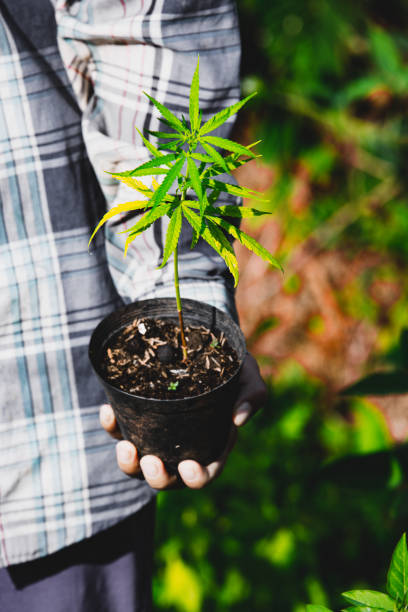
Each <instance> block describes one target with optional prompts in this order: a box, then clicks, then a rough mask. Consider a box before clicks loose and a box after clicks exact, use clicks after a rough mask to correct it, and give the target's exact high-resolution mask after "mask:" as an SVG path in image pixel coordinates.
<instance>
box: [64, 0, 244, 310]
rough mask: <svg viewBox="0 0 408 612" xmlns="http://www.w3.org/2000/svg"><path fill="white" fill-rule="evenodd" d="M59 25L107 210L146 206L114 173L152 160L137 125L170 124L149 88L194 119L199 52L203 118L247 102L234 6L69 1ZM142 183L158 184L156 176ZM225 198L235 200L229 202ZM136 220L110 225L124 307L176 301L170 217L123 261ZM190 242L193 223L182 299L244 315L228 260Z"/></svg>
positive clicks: (183, 248) (190, 0) (183, 259)
mask: <svg viewBox="0 0 408 612" xmlns="http://www.w3.org/2000/svg"><path fill="white" fill-rule="evenodd" d="M56 18H57V24H58V39H59V46H60V51H61V55H62V58H63V61H64V64H65V67H66V70H67V72H68V75H69V77H70V80H71V83H72V86H73V89H74V91H75V93H76V96H77V99H78V103H79V105H80V107H81V109H82V112H83V120H82V121H83V134H84V139H85V143H86V146H87V151H88V155H89V158H90V160H91V163H92V165H93V168H94V170H95V173H96V176H97V178H98V180H99V183H100V185H101V188H102V190H103V192H104V194H105V198H106V201H107V204H108V207H112V206H114V205H116V204H118V203H120V202H126V201H128V200H134V199H140V197H139V196H137V197H136V198H135V193H136V192H135V191H134V190H132V189H130V188H129V187H126V186H125V185H123V184H122V183H119V182H118V181H116V180H114V179H112V178H111V177H110V175H109V174H107V172H106V171H108V172H121V171H123V170H128V169H131V168H134V167H136V166H137V165H139V164H141V163H143V162H144V161H146V160H147V159H148V153H147V151H146V148H145V147H144V145H143V142H142V140H141V138H140V136H139V134H138V132H137V131H136V129H135V127H137V128H138V129H139V130H140V131H141V132H142V133H143V132H146V130H159V129H160V126H162V124H161V123H160V122H159V118H158V114H157V112H156V110H155V109H154V107H153V106H152V104H151V103H150V101H149V100H148V98H147V97H146V96H145V95H144V94H143V91H146V92H147V93H149V94H150V95H152V96H153V97H155V98H156V99H158V100H159V101H160V102H162V103H164V104H165V105H166V106H168V107H169V108H170V109H171V111H172V112H173V113H175V114H176V115H178V116H181V115H182V114H184V115H188V106H189V103H188V102H189V86H190V82H191V79H192V75H193V72H194V69H195V65H196V61H197V55H198V54H199V55H200V107H201V108H202V109H203V121H205V120H207V119H208V118H209V117H210V116H211V115H212V114H214V113H216V112H218V111H219V110H220V109H222V108H225V107H226V106H229V105H230V104H233V103H234V102H236V101H237V100H238V99H239V93H240V91H239V63H240V37H239V29H238V19H237V13H236V7H235V4H234V2H232V1H231V0H210V1H209V2H205V3H203V2H200V1H198V0H183V2H180V1H179V0H150V1H149V0H82V1H81V2H75V1H74V2H73V1H72V0H71V2H57V6H56ZM231 127H232V122H231V121H229V122H227V123H226V124H224V125H223V126H221V127H220V128H218V132H217V134H218V135H220V136H223V137H227V136H228V135H229V132H230V130H231ZM153 144H154V140H153ZM144 182H145V183H146V184H147V185H148V186H150V184H149V179H147V180H145V181H144ZM229 182H231V177H229ZM221 201H222V203H223V204H226V203H231V202H233V203H236V201H234V198H230V196H228V195H226V196H225V197H224V198H223V199H222V200H220V202H221ZM134 222H135V220H134V219H132V221H131V222H130V221H129V219H128V220H126V219H122V220H121V221H120V222H119V223H118V220H117V219H115V220H114V221H113V222H110V223H109V224H106V226H105V248H106V253H107V259H108V263H109V268H110V271H111V274H112V278H113V280H114V282H115V285H116V288H117V290H118V292H119V293H120V295H121V296H122V298H123V299H124V300H125V301H134V300H136V299H144V298H147V297H165V296H172V295H173V292H174V289H173V266H172V264H171V261H170V262H169V263H168V264H167V265H166V266H164V268H162V269H158V267H157V266H158V265H160V262H161V258H162V255H163V238H165V233H166V228H167V224H168V219H167V218H162V219H160V220H159V222H156V223H155V224H154V225H153V226H151V228H149V230H147V231H145V232H144V233H143V234H142V235H141V236H139V237H138V238H137V239H136V240H135V241H133V243H132V244H131V247H130V248H129V251H128V255H127V257H126V258H124V257H123V247H124V243H125V240H126V235H123V234H120V233H119V232H120V231H121V230H123V229H126V227H129V226H130V225H133V224H134ZM190 242H191V232H190V228H189V226H188V225H187V224H186V225H183V229H182V234H181V238H180V246H179V255H180V261H179V275H180V280H181V293H182V296H184V297H189V298H193V299H199V300H201V301H204V302H207V303H211V304H214V305H215V306H218V307H219V308H221V309H223V310H226V311H229V312H230V314H232V315H233V316H234V317H236V311H235V305H234V297H233V281H232V277H231V275H230V273H229V271H228V270H227V268H226V266H225V264H224V262H223V260H222V259H221V258H220V257H219V256H218V255H217V254H216V253H215V252H214V251H212V250H211V249H210V247H208V245H207V244H206V243H204V242H203V241H201V240H200V241H199V243H198V245H197V247H196V248H195V249H194V250H190Z"/></svg>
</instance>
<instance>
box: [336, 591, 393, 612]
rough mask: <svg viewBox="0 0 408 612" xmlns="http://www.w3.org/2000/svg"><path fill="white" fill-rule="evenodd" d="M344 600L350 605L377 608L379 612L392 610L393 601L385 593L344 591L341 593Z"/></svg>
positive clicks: (390, 611)
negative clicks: (380, 611)
mask: <svg viewBox="0 0 408 612" xmlns="http://www.w3.org/2000/svg"><path fill="white" fill-rule="evenodd" d="M342 596H343V597H344V599H347V601H349V602H350V603H352V604H357V605H363V606H369V607H374V608H378V609H379V610H387V611H389V612H392V611H393V610H394V600H393V599H391V597H390V596H389V595H386V593H380V591H357V590H356V591H346V592H345V593H342Z"/></svg>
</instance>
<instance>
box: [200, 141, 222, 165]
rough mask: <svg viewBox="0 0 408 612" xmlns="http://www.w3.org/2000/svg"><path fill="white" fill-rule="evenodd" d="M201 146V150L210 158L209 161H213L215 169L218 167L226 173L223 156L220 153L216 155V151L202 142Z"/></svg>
mask: <svg viewBox="0 0 408 612" xmlns="http://www.w3.org/2000/svg"><path fill="white" fill-rule="evenodd" d="M201 144H202V147H203V149H204V150H205V151H207V153H208V155H209V156H210V157H211V161H214V163H215V164H216V166H217V167H220V168H222V169H223V170H224V171H225V172H228V167H227V164H226V163H225V161H224V158H223V156H222V155H221V154H220V153H218V151H216V150H215V149H214V147H212V146H211V145H209V144H208V143H205V142H202V143H201Z"/></svg>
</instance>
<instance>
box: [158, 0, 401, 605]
mask: <svg viewBox="0 0 408 612" xmlns="http://www.w3.org/2000/svg"><path fill="white" fill-rule="evenodd" d="M238 11H239V15H240V22H241V29H242V35H243V93H244V95H250V93H251V92H252V91H255V90H257V91H258V95H257V96H256V98H254V99H253V100H252V101H251V105H250V107H249V106H248V107H246V108H245V109H243V111H241V113H240V115H239V125H238V126H237V132H236V139H238V140H239V141H240V142H241V143H243V144H246V143H251V142H253V141H256V140H257V139H258V138H262V139H263V142H262V143H260V144H259V145H258V146H257V150H259V151H260V152H261V153H262V154H263V155H264V158H263V159H264V160H266V161H265V163H263V164H260V162H259V160H253V161H251V162H249V163H248V164H246V165H245V166H243V167H242V169H241V170H238V172H242V174H241V176H238V179H239V180H240V181H243V182H244V184H245V185H249V186H250V187H252V188H254V189H257V190H261V191H265V197H268V199H269V200H270V202H271V203H270V204H266V203H265V204H262V208H265V209H267V210H271V211H272V210H273V211H274V215H273V217H269V216H265V217H259V218H253V219H248V220H246V219H244V220H243V229H244V231H249V232H250V233H251V235H253V236H254V237H255V238H257V239H259V240H260V241H261V242H262V244H263V245H264V246H265V247H266V248H267V249H268V250H270V251H271V252H272V253H274V252H277V251H279V257H280V259H281V260H283V262H284V267H285V276H284V277H283V278H282V277H281V275H277V274H273V273H271V272H270V271H269V270H268V268H267V266H266V265H264V264H263V262H262V261H260V260H258V259H257V258H256V257H255V258H254V257H252V256H251V254H250V253H247V252H245V251H244V250H243V249H242V250H241V249H240V246H239V245H238V247H237V248H236V253H237V258H238V261H239V264H240V283H239V285H238V289H237V305H238V309H239V314H240V321H241V326H242V327H243V328H244V330H245V332H246V335H247V338H248V344H249V346H250V349H251V350H252V351H253V352H254V353H255V354H256V356H257V358H258V361H259V362H260V363H261V366H262V371H263V373H264V376H265V377H266V379H267V382H268V385H269V399H268V403H267V406H266V408H265V410H264V411H263V412H262V413H259V415H257V416H256V417H255V419H253V420H252V421H251V422H250V423H248V424H247V425H246V426H245V427H244V428H242V430H241V431H240V436H239V440H238V443H237V445H236V448H235V450H234V452H233V453H232V454H231V456H230V458H229V461H228V464H227V466H226V469H225V471H224V472H223V475H222V477H221V478H220V479H219V481H217V482H215V483H214V484H213V485H212V486H211V487H210V488H209V489H207V490H203V491H201V492H200V494H199V495H196V493H195V492H192V493H191V492H189V491H179V492H177V494H174V493H170V492H169V493H165V494H162V495H160V496H159V516H158V523H157V525H158V531H157V550H158V553H157V556H156V573H155V576H156V577H155V606H156V608H157V609H160V610H164V611H166V612H170V611H171V612H200V611H201V610H206V612H207V610H208V611H209V612H212V611H216V612H225V611H228V612H241V611H242V612H247V610H249V609H250V610H254V611H256V612H265V611H266V610H276V611H278V612H304V611H305V606H304V603H303V602H305V601H310V602H313V603H314V604H316V605H322V606H326V607H330V604H332V606H333V607H334V609H341V608H342V607H344V600H343V599H342V598H341V597H340V596H339V593H341V590H342V589H343V588H344V586H345V585H348V586H349V588H350V589H353V590H356V589H365V588H369V587H370V586H371V585H378V587H379V588H380V589H383V588H384V589H385V583H384V559H387V558H390V557H391V553H392V549H393V547H394V545H395V542H396V541H397V540H398V539H399V537H400V534H401V533H402V532H404V531H406V525H407V520H408V510H407V509H408V487H407V478H408V461H407V456H408V449H407V445H406V444H405V440H406V436H407V433H408V427H407V418H406V417H407V410H406V406H407V396H406V395H404V394H403V393H404V392H405V393H406V390H407V389H406V387H405V388H404V387H402V386H401V382H399V386H396V385H394V386H393V387H392V378H391V379H390V378H388V382H387V384H386V385H385V384H383V383H384V379H383V380H382V381H381V380H379V378H378V377H377V378H376V383H375V386H374V387H373V386H370V387H368V386H365V388H364V390H361V389H360V391H359V395H357V394H356V391H354V393H355V394H353V395H345V394H340V393H339V392H340V390H342V389H343V388H344V387H345V386H347V387H350V385H352V384H353V383H354V382H355V381H356V380H357V379H359V378H360V377H362V376H364V377H366V376H371V375H372V374H373V373H376V374H378V373H379V372H381V376H383V374H384V372H385V373H387V374H390V375H392V373H394V372H396V373H399V374H400V375H401V376H404V375H405V381H406V380H407V379H408V378H407V376H406V372H407V370H408V349H407V346H408V344H407V336H406V333H404V328H405V327H406V326H407V317H406V304H407V299H408V274H407V268H408V241H407V235H408V221H407V219H408V217H407V201H406V172H405V168H406V150H407V149H406V146H407V138H406V130H407V119H406V110H405V109H406V88H405V85H404V82H405V81H404V79H405V78H406V74H407V70H406V67H407V52H408V43H407V35H406V32H407V31H408V14H407V5H406V3H405V2H400V1H397V0H390V1H389V2H387V3H380V2H377V1H376V0H374V1H373V2H365V1H363V2H360V3H355V2H351V0H345V1H344V2H340V3H339V2H337V1H335V0H306V1H303V0H302V1H301V0H285V1H283V0H275V1H274V2H266V1H263V0H239V1H238ZM387 66H388V67H387ZM390 67H391V68H390ZM186 112H187V109H186ZM244 173H245V174H244ZM254 296H256V299H254ZM401 376H399V381H401V380H402V378H401ZM366 383H367V379H366V380H365V384H366ZM379 386H380V387H381V390H380V391H379ZM380 393H383V395H381V394H380ZM390 393H392V395H390ZM367 395H368V397H366V396H367ZM397 442H398V444H397Z"/></svg>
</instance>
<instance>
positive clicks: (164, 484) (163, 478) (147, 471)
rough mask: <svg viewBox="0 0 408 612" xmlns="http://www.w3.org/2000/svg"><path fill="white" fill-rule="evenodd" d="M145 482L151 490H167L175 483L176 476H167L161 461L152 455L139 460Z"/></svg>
mask: <svg viewBox="0 0 408 612" xmlns="http://www.w3.org/2000/svg"><path fill="white" fill-rule="evenodd" d="M140 467H141V468H142V472H143V475H144V477H145V480H146V481H147V482H148V483H149V485H150V486H151V487H152V488H153V489H169V488H173V486H174V485H175V484H176V483H177V476H169V474H168V473H167V472H166V469H165V467H164V464H163V461H161V459H159V458H158V457H155V456H154V455H145V456H144V457H142V458H141V460H140Z"/></svg>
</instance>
